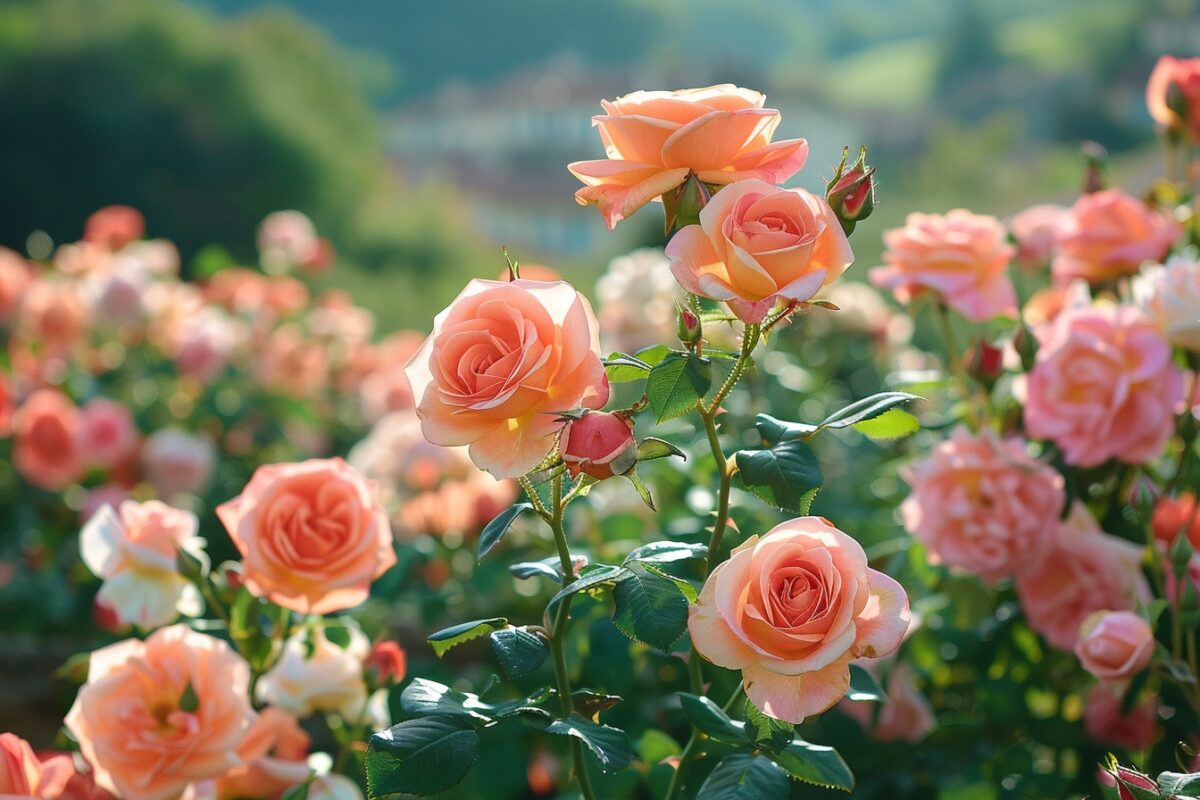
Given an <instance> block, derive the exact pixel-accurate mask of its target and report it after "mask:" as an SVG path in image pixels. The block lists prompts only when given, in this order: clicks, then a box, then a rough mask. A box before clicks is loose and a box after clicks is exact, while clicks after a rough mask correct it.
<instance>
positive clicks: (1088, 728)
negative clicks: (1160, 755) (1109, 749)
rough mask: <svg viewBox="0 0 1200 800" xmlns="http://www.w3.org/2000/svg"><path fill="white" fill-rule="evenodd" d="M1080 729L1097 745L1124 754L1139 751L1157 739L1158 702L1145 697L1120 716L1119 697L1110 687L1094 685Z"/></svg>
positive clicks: (1084, 710) (1084, 708) (1090, 691)
mask: <svg viewBox="0 0 1200 800" xmlns="http://www.w3.org/2000/svg"><path fill="white" fill-rule="evenodd" d="M1083 729H1084V731H1085V732H1086V733H1087V735H1088V736H1089V737H1090V738H1091V739H1092V740H1094V741H1096V742H1099V743H1100V744H1107V745H1116V746H1117V747H1123V748H1125V749H1126V750H1141V749H1142V748H1144V747H1149V746H1150V745H1151V744H1153V743H1154V740H1155V738H1156V737H1157V736H1158V699H1157V698H1156V697H1147V698H1144V699H1142V700H1141V701H1139V702H1138V703H1137V705H1135V706H1134V707H1133V708H1132V709H1130V710H1129V713H1128V714H1123V713H1121V694H1120V693H1119V692H1117V691H1114V689H1113V688H1112V687H1109V686H1104V685H1103V684H1097V685H1096V686H1093V687H1092V688H1091V689H1090V690H1089V691H1088V693H1087V696H1086V697H1085V698H1084V701H1083Z"/></svg>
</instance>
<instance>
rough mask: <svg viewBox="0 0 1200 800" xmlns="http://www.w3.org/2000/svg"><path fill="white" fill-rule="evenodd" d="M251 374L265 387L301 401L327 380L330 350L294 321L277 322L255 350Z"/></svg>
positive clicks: (319, 388) (317, 389) (322, 387)
mask: <svg viewBox="0 0 1200 800" xmlns="http://www.w3.org/2000/svg"><path fill="white" fill-rule="evenodd" d="M256 355H257V358H256V359H255V362H254V376H255V378H256V379H257V380H258V381H259V383H261V384H262V385H263V386H265V387H266V388H268V389H270V390H272V391H275V392H279V393H280V394H283V395H285V396H287V397H291V398H294V399H297V400H304V399H307V398H310V397H312V396H313V395H315V394H317V393H318V392H320V391H321V390H322V389H324V388H325V387H326V386H327V385H328V383H329V350H328V348H326V347H325V345H323V344H322V343H321V342H319V341H317V340H316V339H312V338H309V337H308V336H306V335H305V333H304V330H303V329H302V328H301V327H300V326H299V325H296V324H294V323H285V324H283V325H280V326H279V327H278V328H276V329H275V330H274V331H272V332H271V334H270V336H268V337H267V341H266V345H265V347H264V348H263V349H262V351H261V352H259V353H257V354H256Z"/></svg>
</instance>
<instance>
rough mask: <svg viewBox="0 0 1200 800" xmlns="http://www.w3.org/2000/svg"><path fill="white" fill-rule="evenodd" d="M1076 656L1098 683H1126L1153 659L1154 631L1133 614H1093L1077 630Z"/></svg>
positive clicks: (1108, 612)
mask: <svg viewBox="0 0 1200 800" xmlns="http://www.w3.org/2000/svg"><path fill="white" fill-rule="evenodd" d="M1075 655H1076V656H1077V657H1078V658H1079V662H1080V663H1081V664H1082V665H1083V668H1084V669H1086V670H1087V671H1088V672H1090V673H1092V675H1094V676H1096V678H1098V679H1099V680H1101V681H1105V682H1110V683H1111V682H1120V681H1127V680H1129V679H1130V678H1132V677H1133V676H1134V675H1136V674H1137V673H1139V672H1141V671H1142V670H1143V669H1145V668H1146V666H1147V665H1148V664H1149V663H1150V659H1151V658H1152V657H1153V656H1154V631H1152V630H1151V629H1150V624H1149V623H1148V622H1146V620H1144V619H1142V618H1141V617H1140V616H1138V615H1137V614H1135V613H1133V612H1132V611H1096V612H1094V613H1092V614H1090V615H1089V616H1088V617H1087V618H1086V619H1085V620H1084V621H1083V625H1082V626H1081V628H1080V630H1079V641H1078V642H1076V644H1075Z"/></svg>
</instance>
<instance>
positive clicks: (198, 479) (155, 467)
mask: <svg viewBox="0 0 1200 800" xmlns="http://www.w3.org/2000/svg"><path fill="white" fill-rule="evenodd" d="M216 466H217V450H216V448H215V447H214V446H213V443H212V441H211V440H209V439H208V438H207V437H205V436H200V435H196V434H192V433H188V432H187V431H184V430H180V429H179V428H162V429H160V430H157V431H155V432H154V433H153V434H151V435H150V437H149V438H147V439H146V443H145V445H143V447H142V469H143V470H144V471H145V474H146V480H148V481H150V483H151V484H153V486H154V490H155V491H156V492H158V496H159V497H166V498H170V497H174V496H175V495H176V494H179V493H181V492H183V493H188V494H200V493H202V492H203V491H204V490H205V489H206V488H208V483H209V481H210V480H211V479H212V474H213V470H214V469H216Z"/></svg>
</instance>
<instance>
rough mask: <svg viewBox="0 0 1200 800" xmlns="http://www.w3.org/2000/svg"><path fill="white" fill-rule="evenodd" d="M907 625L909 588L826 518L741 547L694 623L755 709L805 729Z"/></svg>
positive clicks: (715, 576) (711, 586)
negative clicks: (863, 661)
mask: <svg viewBox="0 0 1200 800" xmlns="http://www.w3.org/2000/svg"><path fill="white" fill-rule="evenodd" d="M908 623H909V610H908V596H907V595H906V594H905V592H904V589H903V587H901V586H900V584H898V583H896V581H894V580H892V579H891V578H889V577H888V576H887V575H884V574H883V573H882V572H878V571H876V570H873V569H871V568H870V567H868V566H867V557H866V554H865V553H864V552H863V549H862V547H861V546H860V545H859V544H858V542H856V541H854V539H851V538H850V537H849V536H847V535H846V534H845V533H842V532H841V531H840V530H838V529H837V528H835V527H834V526H833V525H832V524H831V523H830V522H829V521H828V520H825V519H822V518H820V517H799V518H797V519H793V520H790V521H788V522H784V523H783V524H781V525H778V526H776V527H775V528H773V529H772V530H771V531H769V532H768V533H766V534H765V535H763V536H761V537H759V536H753V537H751V538H749V539H747V540H746V541H745V542H744V543H743V544H741V545H739V546H738V547H736V548H735V549H734V551H733V553H732V554H731V555H730V557H729V560H728V561H726V562H724V563H722V564H720V565H719V566H718V567H717V568H716V569H715V570H714V571H713V573H712V575H710V576H709V577H708V580H707V581H705V583H704V588H703V589H702V590H701V593H700V598H699V600H698V601H697V603H696V604H695V605H693V606H691V608H690V609H689V616H688V630H689V631H690V632H691V635H692V644H693V646H694V647H695V648H696V652H698V653H699V654H700V655H702V656H703V657H704V658H706V659H708V660H709V661H711V662H713V663H714V664H717V665H718V666H721V667H725V668H726V669H740V670H741V671H742V677H743V679H744V680H745V683H746V695H747V696H748V697H749V698H750V700H751V702H753V703H754V704H755V705H756V706H758V708H760V709H762V710H763V711H764V712H766V713H767V714H770V715H771V716H773V717H775V718H777V719H781V720H786V721H788V722H794V723H797V724H798V723H800V722H801V721H802V720H803V719H804V718H805V717H809V716H812V715H813V714H819V713H820V712H822V711H824V710H826V709H827V708H829V707H831V706H832V705H834V704H835V703H837V701H838V700H840V699H841V697H842V695H843V694H844V693H845V691H846V689H847V687H848V686H849V685H850V669H849V666H848V665H849V663H850V662H851V661H852V660H854V659H856V658H860V657H867V658H877V657H880V656H885V655H887V654H888V653H891V652H892V651H893V650H895V649H896V647H898V646H899V644H900V640H901V639H902V638H903V636H904V632H905V630H907V628H908Z"/></svg>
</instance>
